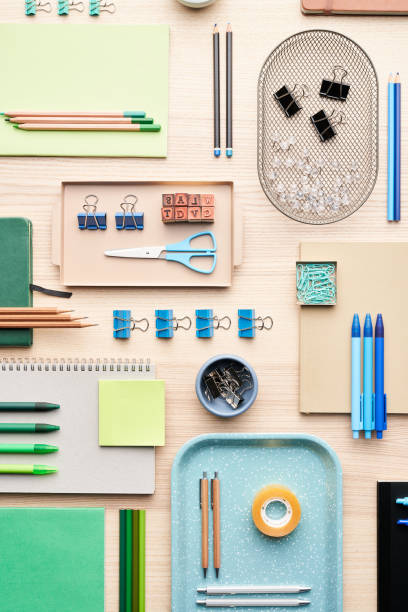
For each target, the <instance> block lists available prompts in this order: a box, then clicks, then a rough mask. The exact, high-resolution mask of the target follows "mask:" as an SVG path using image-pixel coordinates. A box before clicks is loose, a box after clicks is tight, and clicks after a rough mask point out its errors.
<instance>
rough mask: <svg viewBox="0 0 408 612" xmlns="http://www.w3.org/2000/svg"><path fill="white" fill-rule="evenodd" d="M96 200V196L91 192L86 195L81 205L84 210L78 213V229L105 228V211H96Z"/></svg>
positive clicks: (97, 200)
mask: <svg viewBox="0 0 408 612" xmlns="http://www.w3.org/2000/svg"><path fill="white" fill-rule="evenodd" d="M91 198H92V200H91ZM98 202H99V198H98V196H96V195H93V194H89V195H87V196H86V198H85V204H84V205H83V207H82V208H83V209H84V211H85V212H83V213H78V227H79V229H80V230H86V229H88V230H106V213H98V212H96V205H97V204H98Z"/></svg>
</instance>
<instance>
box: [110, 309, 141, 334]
mask: <svg viewBox="0 0 408 612" xmlns="http://www.w3.org/2000/svg"><path fill="white" fill-rule="evenodd" d="M143 322H144V323H145V325H144V326H143V327H139V326H138V325H136V323H143ZM135 329H140V331H142V332H147V330H148V329H149V321H148V320H147V319H133V317H132V313H131V311H130V310H114V311H113V337H114V338H120V339H122V338H125V339H126V338H130V332H132V331H134V330H135Z"/></svg>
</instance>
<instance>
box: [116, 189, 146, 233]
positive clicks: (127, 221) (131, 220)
mask: <svg viewBox="0 0 408 612" xmlns="http://www.w3.org/2000/svg"><path fill="white" fill-rule="evenodd" d="M137 200H138V198H137V197H136V196H135V195H132V194H129V195H127V196H126V197H125V198H124V200H123V202H122V204H121V205H120V207H121V209H122V211H123V212H121V213H116V215H115V222H116V229H117V230H123V229H124V230H135V229H138V230H142V229H143V227H144V224H143V219H144V213H142V212H135V206H136V202H137Z"/></svg>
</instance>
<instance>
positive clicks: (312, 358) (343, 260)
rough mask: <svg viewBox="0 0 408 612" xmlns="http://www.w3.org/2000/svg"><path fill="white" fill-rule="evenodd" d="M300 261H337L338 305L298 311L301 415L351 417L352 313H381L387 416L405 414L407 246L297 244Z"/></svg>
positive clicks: (407, 358) (373, 316) (407, 346)
mask: <svg viewBox="0 0 408 612" xmlns="http://www.w3.org/2000/svg"><path fill="white" fill-rule="evenodd" d="M299 259H300V260H302V261H337V305H336V306H303V307H299V308H300V410H301V412H306V413H312V412H328V413H339V412H350V391H351V388H350V385H351V382H350V381H351V323H352V319H353V314H354V313H355V312H357V313H358V314H359V317H360V324H361V326H363V325H364V318H365V315H366V313H371V317H372V319H373V324H375V317H376V316H377V313H379V312H381V313H382V315H383V318H384V327H385V392H386V393H387V402H388V404H387V408H388V412H390V413H399V414H405V413H408V403H407V382H406V378H407V374H406V373H407V369H408V315H407V303H408V286H407V283H406V275H407V262H408V243H375V242H367V243H302V244H301V245H300V258H299ZM293 293H294V299H295V288H294V290H293Z"/></svg>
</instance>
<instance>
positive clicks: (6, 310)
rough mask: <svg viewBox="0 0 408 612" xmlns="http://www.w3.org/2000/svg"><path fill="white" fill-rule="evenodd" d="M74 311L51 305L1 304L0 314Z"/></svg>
mask: <svg viewBox="0 0 408 612" xmlns="http://www.w3.org/2000/svg"><path fill="white" fill-rule="evenodd" d="M66 312H74V310H73V309H72V308H55V307H53V306H1V307H0V314H2V315H3V314H63V313H66Z"/></svg>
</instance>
